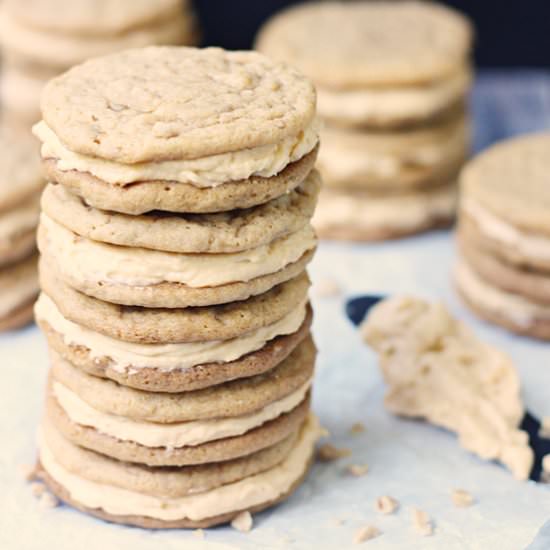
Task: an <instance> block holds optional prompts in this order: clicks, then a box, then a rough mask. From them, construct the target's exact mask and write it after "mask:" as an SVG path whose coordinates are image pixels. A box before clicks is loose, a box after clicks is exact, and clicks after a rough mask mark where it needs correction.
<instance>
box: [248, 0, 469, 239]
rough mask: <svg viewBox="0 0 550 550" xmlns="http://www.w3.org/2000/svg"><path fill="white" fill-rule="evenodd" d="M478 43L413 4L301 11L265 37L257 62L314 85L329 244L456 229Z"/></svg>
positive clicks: (458, 21) (455, 18)
mask: <svg viewBox="0 0 550 550" xmlns="http://www.w3.org/2000/svg"><path fill="white" fill-rule="evenodd" d="M306 29H307V32H305V30H306ZM471 42H472V31H471V27H470V24H469V22H468V21H467V20H466V19H465V18H464V17H463V16H461V15H460V14H458V13H457V12H455V11H453V10H451V9H449V8H446V7H443V6H440V5H437V4H433V3H424V2H416V1H407V0H406V1H403V2H376V1H374V2H348V3H342V2H322V3H311V4H304V5H302V6H298V7H294V8H291V9H288V10H287V11H285V12H282V13H281V14H280V15H277V16H275V17H274V18H273V19H272V20H270V21H269V22H268V23H267V24H266V25H265V27H264V28H263V29H262V30H261V31H260V34H259V36H258V40H257V47H258V49H259V50H260V51H262V52H263V53H265V54H267V55H269V56H270V57H272V58H273V59H276V60H282V61H286V62H288V63H289V64H292V65H295V66H296V67H298V68H299V69H300V70H302V71H303V72H304V73H305V74H307V75H308V76H309V77H311V78H312V79H313V80H314V82H315V84H316V85H317V91H318V112H319V114H320V116H321V117H322V118H323V119H324V121H325V127H324V129H323V132H322V134H321V142H322V147H321V151H320V154H319V161H318V167H319V169H320V171H321V174H322V176H323V181H324V183H325V188H324V190H323V192H322V193H321V197H320V201H319V207H318V209H317V212H316V216H315V218H314V225H315V227H316V228H317V230H318V232H319V234H320V236H322V237H327V238H342V239H354V240H377V239H387V238H392V237H399V236H402V235H406V234H412V233H416V232H419V231H423V230H427V229H430V228H434V227H439V226H444V225H448V224H450V223H451V222H452V220H453V218H454V215H455V208H456V198H457V190H456V177H457V174H458V171H459V169H460V167H461V165H462V163H463V161H464V159H465V158H466V156H467V153H468V149H469V127H468V116H467V112H466V105H465V104H466V96H467V94H468V91H469V88H470V84H471V68H470V60H469V57H470V50H471Z"/></svg>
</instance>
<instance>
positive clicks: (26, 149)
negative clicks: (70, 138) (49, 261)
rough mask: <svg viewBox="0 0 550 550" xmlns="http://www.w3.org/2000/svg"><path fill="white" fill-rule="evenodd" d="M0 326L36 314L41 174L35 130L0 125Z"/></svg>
mask: <svg viewBox="0 0 550 550" xmlns="http://www.w3.org/2000/svg"><path fill="white" fill-rule="evenodd" d="M0 151H1V153H0V330H11V329H15V328H19V327H21V326H23V325H25V324H27V323H29V322H30V321H31V320H32V317H33V312H32V308H33V304H34V300H35V299H36V296H37V295H38V276H37V273H36V259H37V258H36V243H35V231H36V226H37V224H38V214H39V210H40V199H39V197H40V191H41V190H42V186H43V180H42V171H41V169H40V156H39V153H38V144H37V143H36V141H35V140H34V139H33V138H32V136H31V135H29V134H27V133H26V132H19V131H17V130H15V129H14V128H11V127H9V126H6V125H0Z"/></svg>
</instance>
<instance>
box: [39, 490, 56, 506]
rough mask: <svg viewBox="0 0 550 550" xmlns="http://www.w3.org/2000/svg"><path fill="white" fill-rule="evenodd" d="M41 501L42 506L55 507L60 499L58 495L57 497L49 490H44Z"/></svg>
mask: <svg viewBox="0 0 550 550" xmlns="http://www.w3.org/2000/svg"><path fill="white" fill-rule="evenodd" d="M39 502H40V507H41V508H55V507H56V506H59V500H58V499H57V497H55V496H54V495H52V494H51V493H49V492H48V491H44V492H43V493H42V495H40V501H39Z"/></svg>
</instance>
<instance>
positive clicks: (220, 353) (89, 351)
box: [36, 294, 312, 392]
mask: <svg viewBox="0 0 550 550" xmlns="http://www.w3.org/2000/svg"><path fill="white" fill-rule="evenodd" d="M47 300H48V299H47V297H46V295H44V294H42V295H41V297H40V299H39V302H38V304H37V306H36V318H37V323H38V324H39V325H40V328H41V329H42V331H43V332H44V334H45V335H46V338H47V340H48V345H49V347H50V348H51V349H52V350H54V351H56V352H57V353H58V354H59V355H60V356H61V357H63V358H64V359H65V360H66V361H68V362H70V363H71V364H73V365H74V366H75V367H77V368H79V369H82V370H83V371H85V372H87V373H88V374H91V375H94V376H99V377H102V378H108V379H110V380H114V381H115V382H118V383H119V384H122V385H124V386H129V387H131V388H136V389H138V390H144V391H154V392H183V391H193V390H199V389H202V388H206V387H209V386H215V385H217V384H222V383H224V382H228V381H230V380H235V379H240V378H246V377H248V376H256V375H258V374H262V373H264V372H267V371H269V370H271V369H272V368H274V367H275V366H276V365H278V364H279V363H281V362H282V361H283V360H284V359H286V358H287V357H288V355H289V354H290V353H291V352H292V351H293V350H294V349H295V348H296V346H297V345H298V344H300V342H302V341H303V340H304V338H305V337H306V336H307V335H308V333H309V327H310V325H311V318H312V314H311V308H308V310H307V312H306V315H305V318H304V319H303V321H302V323H301V325H299V326H298V328H297V330H296V331H295V332H290V333H288V334H287V331H288V330H292V329H293V328H294V327H295V322H294V321H293V320H291V325H290V326H289V327H288V328H287V326H286V321H285V322H284V330H283V328H281V329H279V330H278V331H277V330H274V327H273V326H271V327H269V326H268V327H265V329H263V330H262V329H260V331H257V332H261V333H263V334H257V333H256V334H255V333H253V334H251V335H250V341H251V345H249V346H243V342H242V341H236V342H232V341H230V342H229V343H228V344H229V345H228V346H227V347H226V346H224V345H223V342H221V343H219V345H218V346H212V347H213V348H214V354H210V353H209V354H208V355H205V354H199V355H198V357H197V359H194V357H195V356H193V355H191V357H192V359H188V360H187V361H186V362H185V363H184V362H183V359H184V358H185V354H184V352H182V353H181V355H179V356H176V357H175V358H174V359H173V360H172V357H173V355H174V354H179V351H180V348H182V346H177V345H176V346H174V347H170V349H169V350H166V348H165V347H164V346H163V345H162V344H161V346H162V349H160V350H158V351H155V349H154V347H153V346H147V347H146V350H145V351H144V352H143V353H142V354H141V357H140V354H139V346H140V344H137V345H135V346H132V348H134V349H135V348H136V347H137V349H136V353H135V354H133V355H131V356H130V357H129V358H128V355H127V354H128V351H127V349H125V348H127V347H128V346H127V345H124V344H122V343H119V342H118V341H116V340H112V339H108V338H107V337H105V336H102V335H100V334H99V333H97V332H93V331H89V329H85V328H84V327H80V326H79V325H76V324H75V323H72V322H71V321H68V320H66V319H64V318H63V317H62V316H61V314H60V313H59V311H58V310H57V312H56V311H54V308H55V305H54V304H53V302H51V300H49V304H50V305H51V306H53V307H52V308H51V310H50V309H48V305H47V304H46V302H47ZM52 312H53V313H52ZM298 313H299V312H298ZM295 315H296V314H295V313H294V312H292V313H291V314H290V315H289V316H287V318H288V317H294V316H295ZM284 320H285V318H283V320H282V321H284ZM299 320H300V317H298V320H297V321H298V322H299ZM276 324H281V322H279V323H276ZM273 335H276V336H274V337H272V338H271V339H267V338H269V337H270V336H273ZM264 341H265V343H264ZM91 342H92V343H91ZM262 344H263V345H262ZM257 346H258V348H257V349H256V347H257ZM260 346H261V347H260ZM152 347H153V349H151V348H152ZM183 348H185V346H183ZM216 348H218V349H216ZM210 349H212V348H208V347H207V350H210ZM234 349H235V350H236V351H235V352H234V353H232V354H230V355H228V353H231V352H233V350H234ZM113 350H114V351H113ZM117 350H120V351H119V352H118V353H117ZM228 350H229V351H228ZM163 351H164V354H163ZM242 351H245V353H244V354H241V352H242ZM151 352H152V353H151ZM199 353H200V350H199ZM239 354H241V355H239ZM220 357H223V359H225V360H224V361H221V360H219V359H218V358H220ZM234 357H236V358H234ZM140 359H141V360H140ZM215 359H218V360H215ZM228 359H232V360H228Z"/></svg>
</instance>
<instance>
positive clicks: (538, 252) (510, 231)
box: [460, 197, 550, 261]
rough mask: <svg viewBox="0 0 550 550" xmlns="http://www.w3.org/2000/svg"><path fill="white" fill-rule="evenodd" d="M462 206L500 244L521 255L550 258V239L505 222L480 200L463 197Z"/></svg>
mask: <svg viewBox="0 0 550 550" xmlns="http://www.w3.org/2000/svg"><path fill="white" fill-rule="evenodd" d="M460 208H461V209H462V210H463V211H464V212H466V214H468V215H469V216H470V217H471V218H472V219H473V220H474V221H475V222H476V224H477V226H478V228H479V230H480V231H481V233H482V234H483V235H485V236H486V237H487V238H489V239H492V240H494V241H496V242H497V243H498V244H500V245H502V246H504V247H506V248H508V249H511V250H516V251H517V252H518V253H519V254H521V256H527V257H529V258H532V259H533V260H534V261H536V260H539V261H540V260H550V239H549V238H548V237H543V236H539V235H535V234H534V233H527V232H526V231H523V230H521V229H519V228H517V227H515V226H513V225H512V224H509V223H507V222H505V221H504V220H503V219H502V218H499V217H498V216H496V215H495V214H493V213H492V212H490V211H489V210H487V208H485V207H484V206H482V205H481V204H480V203H479V202H477V201H474V200H472V199H470V198H467V197H463V198H462V199H461V204H460Z"/></svg>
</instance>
